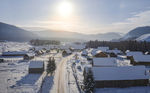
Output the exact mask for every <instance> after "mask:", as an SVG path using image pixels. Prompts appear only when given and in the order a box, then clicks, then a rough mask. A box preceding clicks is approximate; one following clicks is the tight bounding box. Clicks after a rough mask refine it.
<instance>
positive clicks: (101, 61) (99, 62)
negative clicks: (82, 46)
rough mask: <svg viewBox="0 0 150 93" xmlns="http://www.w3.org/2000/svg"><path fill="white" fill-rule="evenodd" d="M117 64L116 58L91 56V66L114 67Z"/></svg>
mask: <svg viewBox="0 0 150 93" xmlns="http://www.w3.org/2000/svg"><path fill="white" fill-rule="evenodd" d="M114 66H117V59H116V58H93V67H114Z"/></svg>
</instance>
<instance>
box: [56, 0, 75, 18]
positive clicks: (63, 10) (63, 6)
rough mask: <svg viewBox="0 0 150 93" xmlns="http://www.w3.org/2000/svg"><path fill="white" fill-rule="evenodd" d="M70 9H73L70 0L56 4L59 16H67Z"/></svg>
mask: <svg viewBox="0 0 150 93" xmlns="http://www.w3.org/2000/svg"><path fill="white" fill-rule="evenodd" d="M72 11H73V6H72V4H71V3H70V2H67V1H65V2H62V3H60V4H59V6H58V13H59V14H60V15H61V16H64V17H67V16H69V15H70V14H71V13H72Z"/></svg>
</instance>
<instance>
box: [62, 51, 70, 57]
mask: <svg viewBox="0 0 150 93" xmlns="http://www.w3.org/2000/svg"><path fill="white" fill-rule="evenodd" d="M71 54H72V52H71V50H69V49H67V50H64V51H63V52H62V55H63V56H68V55H71Z"/></svg>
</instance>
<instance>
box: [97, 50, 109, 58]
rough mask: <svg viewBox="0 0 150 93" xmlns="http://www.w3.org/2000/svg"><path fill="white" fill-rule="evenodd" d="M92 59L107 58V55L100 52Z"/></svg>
mask: <svg viewBox="0 0 150 93" xmlns="http://www.w3.org/2000/svg"><path fill="white" fill-rule="evenodd" d="M94 57H108V55H107V54H106V53H104V52H102V51H101V52H99V53H97V54H95V56H94Z"/></svg>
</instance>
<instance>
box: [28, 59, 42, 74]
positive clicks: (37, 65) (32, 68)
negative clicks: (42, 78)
mask: <svg viewBox="0 0 150 93" xmlns="http://www.w3.org/2000/svg"><path fill="white" fill-rule="evenodd" d="M43 71H44V62H43V61H31V62H30V64H29V73H43Z"/></svg>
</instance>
